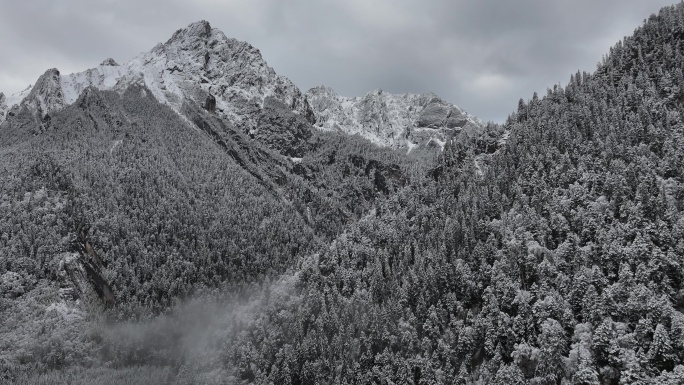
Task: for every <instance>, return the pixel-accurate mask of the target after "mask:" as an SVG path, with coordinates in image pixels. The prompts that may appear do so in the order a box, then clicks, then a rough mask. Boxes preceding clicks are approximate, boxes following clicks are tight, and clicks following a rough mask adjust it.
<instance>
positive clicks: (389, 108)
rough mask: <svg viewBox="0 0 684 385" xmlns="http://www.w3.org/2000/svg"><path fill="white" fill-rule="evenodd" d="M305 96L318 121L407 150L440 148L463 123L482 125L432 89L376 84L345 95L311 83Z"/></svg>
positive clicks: (326, 127) (327, 127)
mask: <svg viewBox="0 0 684 385" xmlns="http://www.w3.org/2000/svg"><path fill="white" fill-rule="evenodd" d="M306 97H307V99H308V101H309V103H310V104H311V107H312V110H313V113H314V116H315V120H316V123H315V126H316V127H318V128H320V129H323V130H334V131H342V132H346V133H349V134H358V135H360V136H362V137H364V138H366V139H368V140H370V141H372V142H373V143H376V144H378V145H381V146H388V147H394V148H408V150H409V151H410V150H411V149H412V148H413V147H415V146H416V145H424V146H428V145H430V144H432V146H435V147H439V148H443V147H444V143H445V142H446V140H447V138H448V137H449V136H450V135H453V134H454V133H456V132H458V131H460V130H462V129H464V128H477V127H483V124H482V122H481V121H479V120H478V119H477V118H475V117H474V116H472V115H469V114H467V113H466V112H465V111H463V110H462V109H460V108H458V107H456V106H454V105H453V104H450V103H447V102H445V101H443V100H442V99H440V98H439V97H437V95H435V94H429V93H428V94H421V95H415V94H389V93H387V92H383V91H382V90H375V91H371V92H369V93H367V94H366V95H365V96H363V97H353V98H348V97H343V96H339V95H338V94H337V93H335V91H334V90H332V89H331V88H329V87H315V88H312V89H310V90H309V91H307V93H306Z"/></svg>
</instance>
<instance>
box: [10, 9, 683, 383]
mask: <svg viewBox="0 0 684 385" xmlns="http://www.w3.org/2000/svg"><path fill="white" fill-rule="evenodd" d="M682 63H684V4H679V5H676V6H673V7H669V8H665V9H663V10H661V12H660V13H659V14H658V15H653V16H651V17H650V18H649V19H648V20H647V21H646V22H645V24H644V25H643V26H642V27H640V28H639V29H637V30H636V31H635V33H634V35H633V36H631V37H628V38H626V39H625V40H624V41H622V42H619V43H618V44H617V45H616V46H615V47H613V48H612V49H611V52H610V53H609V54H608V55H606V56H605V57H604V58H603V60H602V61H601V62H600V63H599V64H598V68H597V70H596V71H595V72H594V73H577V74H574V75H572V76H571V77H570V80H569V82H568V84H567V85H565V86H561V85H556V86H553V88H551V89H549V90H548V92H547V94H546V95H543V96H541V97H540V96H538V95H536V94H535V95H533V97H532V98H531V99H529V100H527V101H526V100H523V99H521V100H520V102H519V104H518V110H517V111H516V112H514V113H513V114H511V115H510V117H509V118H508V120H507V121H506V123H505V124H503V125H495V124H489V125H488V126H487V127H486V128H484V129H482V130H456V131H454V134H453V135H452V136H451V137H450V138H449V139H448V140H447V141H446V145H445V148H444V151H443V152H441V154H440V156H439V158H438V159H433V158H431V157H430V156H429V154H427V155H426V156H425V157H421V158H417V157H415V156H414V157H409V156H407V155H406V154H405V151H402V152H401V153H399V152H393V151H390V150H386V149H379V148H377V147H375V146H374V145H372V144H370V143H368V142H366V141H364V140H363V139H360V138H358V137H350V136H347V135H343V134H325V133H320V132H317V131H315V130H313V128H312V127H311V126H309V125H307V124H306V123H304V122H301V121H299V120H298V118H297V116H294V115H292V112H290V111H285V110H283V109H282V108H280V107H279V105H278V104H274V105H272V106H271V107H268V108H264V109H263V110H261V111H259V114H261V115H260V116H259V117H256V118H255V120H256V121H258V122H262V123H263V125H261V126H260V127H262V128H263V129H262V130H261V131H256V132H251V133H250V132H249V131H247V132H246V131H245V130H244V129H242V128H240V127H234V126H233V125H232V124H231V123H229V122H226V121H224V120H221V119H220V118H217V117H216V116H215V115H212V114H211V113H210V112H208V111H206V110H204V109H202V108H200V107H199V106H196V105H191V104H186V105H185V106H184V107H183V109H182V113H183V115H182V116H179V115H177V114H176V113H175V112H173V111H171V110H170V109H169V108H167V107H165V106H162V105H160V104H159V103H158V102H157V101H156V100H155V99H154V98H152V97H151V96H150V93H149V92H148V91H146V89H145V88H144V87H141V86H135V85H133V86H131V87H130V88H128V90H127V91H126V92H125V93H124V94H123V95H119V94H117V93H114V92H102V91H97V90H94V89H89V90H87V91H86V92H84V93H83V94H82V95H81V96H80V97H79V99H78V101H77V102H75V103H74V104H73V105H71V106H69V107H67V108H66V109H64V110H62V111H59V112H57V113H55V114H52V116H51V117H50V119H47V120H46V119H44V118H43V119H42V121H41V120H36V118H35V115H33V114H32V112H31V111H29V110H28V109H26V110H24V111H23V112H21V113H19V114H18V115H16V116H14V117H12V119H8V120H7V121H6V122H5V123H3V124H2V126H0V159H1V163H0V164H1V165H2V166H0V177H1V179H2V181H3V183H2V186H0V218H2V219H1V220H0V275H1V276H2V286H0V293H2V297H3V298H1V299H0V317H2V318H3V319H4V320H5V321H3V323H2V324H1V325H0V370H2V373H1V375H2V376H4V377H3V378H4V379H6V380H8V381H9V380H11V381H13V382H17V383H67V382H68V383H91V382H93V381H95V382H98V383H120V382H124V381H129V382H131V383H178V384H181V383H183V384H185V383H217V384H218V383H261V384H269V383H273V384H352V383H359V384H369V383H371V384H372V383H376V384H416V385H418V384H451V383H455V384H497V385H503V384H517V385H523V384H530V385H531V384H535V385H537V384H539V385H541V384H544V385H558V384H578V385H579V384H582V385H591V384H665V385H675V384H682V383H684V313H683V312H684V286H683V284H684V211H683V208H684V115H683V114H684V73H683V70H682ZM260 124H261V123H260ZM274 135H275V136H274Z"/></svg>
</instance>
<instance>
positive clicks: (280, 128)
mask: <svg viewBox="0 0 684 385" xmlns="http://www.w3.org/2000/svg"><path fill="white" fill-rule="evenodd" d="M251 135H252V136H253V137H254V139H257V140H259V141H260V142H262V143H265V144H266V145H267V146H269V147H270V148H272V149H274V150H276V151H278V152H280V153H281V154H283V155H286V156H290V157H295V158H299V157H302V156H303V155H304V153H305V152H306V151H307V150H308V149H309V148H310V146H311V144H310V143H309V139H311V136H312V135H313V133H312V131H311V124H309V122H308V121H307V120H306V119H305V118H304V117H302V116H301V115H298V114H295V113H293V112H292V110H290V109H289V108H288V106H286V105H285V104H284V103H283V102H281V101H280V100H278V99H276V98H274V97H271V96H269V97H267V98H266V99H265V100H264V108H263V109H262V111H261V113H260V114H259V120H258V121H257V127H256V129H255V130H253V132H252V134H251Z"/></svg>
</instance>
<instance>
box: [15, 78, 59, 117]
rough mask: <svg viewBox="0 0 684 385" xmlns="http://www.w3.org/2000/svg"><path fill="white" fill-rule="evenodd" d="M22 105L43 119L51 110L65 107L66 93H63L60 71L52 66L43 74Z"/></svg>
mask: <svg viewBox="0 0 684 385" xmlns="http://www.w3.org/2000/svg"><path fill="white" fill-rule="evenodd" d="M21 105H22V106H25V107H27V108H28V109H29V110H30V111H31V112H33V113H35V114H37V115H38V118H40V119H41V120H42V119H44V118H45V116H46V115H48V114H49V113H50V112H52V111H56V110H60V109H62V108H63V107H64V95H63V94H62V86H61V84H60V76H59V71H58V70H57V69H56V68H52V69H49V70H47V71H46V72H45V73H44V74H43V75H41V77H40V78H38V81H36V84H35V85H34V86H33V88H32V89H31V92H30V93H29V94H28V96H27V97H26V98H25V99H24V100H23V101H22V102H21Z"/></svg>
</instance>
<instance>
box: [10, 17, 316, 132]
mask: <svg viewBox="0 0 684 385" xmlns="http://www.w3.org/2000/svg"><path fill="white" fill-rule="evenodd" d="M55 71H56V70H55ZM57 74H59V72H58V71H57ZM44 76H45V75H44ZM44 76H43V77H44ZM43 77H41V79H42V78H43ZM51 79H52V80H53V82H52V83H50V84H51V86H49V87H47V86H45V87H42V88H41V91H40V95H42V96H41V97H40V98H39V99H36V98H35V97H33V98H32V97H29V98H28V99H27V96H29V95H28V94H26V93H20V94H17V95H16V96H14V97H13V98H12V100H8V103H7V107H8V108H10V107H12V106H13V105H14V104H19V103H21V104H22V105H23V104H27V103H28V104H30V105H31V107H33V108H34V110H37V107H40V109H39V111H41V116H40V117H41V118H42V117H43V116H44V115H45V114H46V113H47V112H49V111H52V110H55V109H59V108H62V107H63V106H65V105H68V104H71V103H73V102H75V101H76V100H77V99H78V96H79V95H80V94H81V93H82V92H83V91H84V90H85V89H86V88H88V87H91V86H92V87H96V88H98V89H100V90H118V91H123V90H125V89H126V88H127V87H128V86H129V85H131V84H139V83H143V84H144V85H145V86H147V87H148V88H149V89H150V91H151V92H152V94H153V95H154V96H155V98H157V99H158V100H159V101H160V102H162V103H165V104H168V105H169V106H171V107H172V108H173V109H174V110H176V111H180V108H181V106H182V104H183V102H184V101H185V100H186V99H189V100H193V101H195V102H197V103H198V104H203V103H204V102H205V101H206V100H207V98H208V97H209V95H212V96H214V97H215V98H216V112H217V113H218V114H219V115H220V116H222V117H225V118H228V119H229V120H232V121H234V122H236V123H241V124H243V125H244V126H245V127H246V129H251V128H253V127H254V126H255V125H256V122H255V121H254V115H255V114H252V113H251V112H253V111H256V110H259V109H260V108H262V107H263V102H264V99H265V98H266V97H268V96H273V97H275V98H277V99H279V100H280V101H281V102H283V103H285V104H286V105H287V106H288V107H290V108H291V109H292V110H293V111H295V112H297V113H300V114H302V115H304V116H305V117H307V119H308V120H310V121H312V122H313V114H312V112H311V109H310V107H309V105H308V103H307V102H306V100H305V98H304V95H302V93H301V92H300V91H299V89H298V88H297V87H296V86H295V85H294V84H293V83H292V82H291V81H290V80H288V79H287V78H285V77H282V76H279V75H277V74H276V73H275V71H274V70H273V69H272V68H271V67H269V66H268V65H267V64H266V62H265V61H264V60H263V58H262V56H261V53H260V52H259V50H258V49H256V48H254V47H252V46H251V45H249V44H248V43H246V42H240V41H238V40H236V39H230V38H227V37H226V36H225V35H224V34H223V32H221V31H220V30H218V29H216V28H211V26H210V24H209V23H208V22H206V21H199V22H196V23H192V24H190V25H189V26H188V27H186V28H184V29H180V30H178V31H176V32H175V33H174V34H173V36H171V38H170V39H169V40H168V41H167V42H166V43H163V44H162V43H160V44H157V45H156V46H155V47H154V48H153V49H152V50H150V51H148V52H145V53H142V54H140V55H138V56H136V57H134V58H133V59H131V60H130V61H128V62H127V63H125V64H123V65H117V64H116V62H115V61H114V60H112V59H107V60H105V61H104V62H103V63H102V64H100V65H99V66H97V67H95V68H91V69H88V70H86V71H83V72H79V73H74V74H70V75H62V76H58V81H57V83H56V84H54V77H52V78H51ZM37 86H38V84H36V86H34V87H32V89H31V90H30V94H33V89H35V88H36V87H37ZM45 92H51V94H50V95H48V94H45ZM28 104H27V105H28ZM2 117H3V118H4V117H5V114H4V113H3V114H2Z"/></svg>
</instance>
